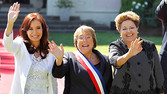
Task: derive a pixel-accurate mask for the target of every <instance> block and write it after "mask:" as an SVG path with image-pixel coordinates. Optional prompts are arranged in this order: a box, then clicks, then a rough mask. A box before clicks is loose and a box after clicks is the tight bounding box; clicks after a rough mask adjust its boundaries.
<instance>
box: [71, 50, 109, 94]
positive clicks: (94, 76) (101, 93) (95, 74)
mask: <svg viewBox="0 0 167 94" xmlns="http://www.w3.org/2000/svg"><path fill="white" fill-rule="evenodd" d="M74 55H75V57H76V58H77V60H78V61H79V62H80V63H81V65H82V66H83V67H84V68H85V69H86V71H87V72H88V74H89V76H90V78H91V80H92V82H93V84H94V85H95V88H96V90H97V93H98V94H106V88H105V83H104V80H103V77H102V75H101V73H100V72H99V71H98V70H97V69H96V68H95V67H94V65H93V64H92V63H91V62H90V61H89V60H88V59H87V58H86V57H85V56H84V55H83V54H82V53H81V52H80V51H79V50H77V51H76V52H75V53H74Z"/></svg>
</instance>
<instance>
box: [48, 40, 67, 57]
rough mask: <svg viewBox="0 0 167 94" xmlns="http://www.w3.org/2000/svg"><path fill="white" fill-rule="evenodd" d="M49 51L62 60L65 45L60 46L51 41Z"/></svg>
mask: <svg viewBox="0 0 167 94" xmlns="http://www.w3.org/2000/svg"><path fill="white" fill-rule="evenodd" d="M49 48H50V49H49V52H51V53H52V54H53V55H54V56H55V57H56V58H57V59H59V60H62V58H63V55H64V49H63V45H62V44H61V45H60V48H59V47H58V46H57V45H56V43H55V42H54V41H52V42H49Z"/></svg>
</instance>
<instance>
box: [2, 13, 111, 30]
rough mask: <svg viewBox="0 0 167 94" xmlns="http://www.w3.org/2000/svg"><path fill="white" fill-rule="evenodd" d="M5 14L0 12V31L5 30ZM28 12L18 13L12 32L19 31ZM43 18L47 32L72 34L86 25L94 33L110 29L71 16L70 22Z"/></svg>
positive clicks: (43, 14) (56, 17)
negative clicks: (93, 30)
mask: <svg viewBox="0 0 167 94" xmlns="http://www.w3.org/2000/svg"><path fill="white" fill-rule="evenodd" d="M7 13H8V12H4V11H0V18H1V19H0V30H5V28H6V24H7ZM28 13H29V12H26V11H24V12H20V13H19V17H18V19H17V20H16V22H15V24H14V30H17V31H18V30H19V29H20V26H21V24H22V22H23V19H24V17H25V16H26V15H27V14H28ZM41 14H42V16H43V17H44V19H45V21H46V23H47V25H48V27H49V32H74V31H75V30H76V29H77V28H78V27H79V26H81V25H88V26H91V27H93V28H94V29H95V30H96V32H105V31H109V30H110V28H109V27H107V26H105V25H103V24H96V23H94V22H93V21H92V20H85V21H81V20H80V18H79V17H76V16H71V17H70V21H60V18H59V17H58V16H47V15H46V13H44V12H43V13H41Z"/></svg>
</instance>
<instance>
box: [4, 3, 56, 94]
mask: <svg viewBox="0 0 167 94" xmlns="http://www.w3.org/2000/svg"><path fill="white" fill-rule="evenodd" d="M19 8H20V4H18V3H14V4H13V5H12V6H11V7H10V9H9V12H8V23H7V27H6V30H5V33H4V38H3V45H4V47H5V48H6V50H7V51H8V52H11V53H13V54H14V56H15V73H14V79H13V83H12V88H11V94H57V82H56V79H55V78H53V77H52V75H51V69H52V66H53V63H54V61H55V59H56V58H55V56H53V55H52V54H51V53H49V51H48V27H47V24H46V23H45V20H44V18H43V17H42V16H41V15H40V14H39V13H30V14H28V15H27V16H26V17H25V18H24V21H23V23H22V25H21V28H20V36H18V37H17V38H15V39H14V40H13V25H14V23H15V21H16V19H17V17H18V14H19V12H20V10H19Z"/></svg>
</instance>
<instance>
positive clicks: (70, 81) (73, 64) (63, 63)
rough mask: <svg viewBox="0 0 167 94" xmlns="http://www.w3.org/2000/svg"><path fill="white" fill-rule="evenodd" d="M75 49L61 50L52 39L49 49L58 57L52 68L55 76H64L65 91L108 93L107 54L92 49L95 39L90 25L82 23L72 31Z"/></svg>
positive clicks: (82, 93) (109, 72)
mask: <svg viewBox="0 0 167 94" xmlns="http://www.w3.org/2000/svg"><path fill="white" fill-rule="evenodd" d="M74 45H75V47H76V49H77V51H76V52H74V53H73V52H66V53H64V50H63V46H62V44H61V45H60V48H58V47H57V45H56V44H55V43H54V42H53V41H52V42H51V43H49V48H50V49H49V51H50V52H51V53H52V54H54V55H55V57H56V58H57V59H56V61H55V64H54V66H53V69H52V75H53V76H54V77H56V78H62V77H65V89H64V94H108V93H109V92H110V87H111V82H112V70H111V65H110V63H109V60H108V57H106V56H104V55H102V54H101V53H100V52H99V51H97V50H95V48H96V46H97V40H96V35H95V30H94V29H93V28H92V27H89V26H85V25H82V26H80V27H79V28H77V30H76V31H75V33H74Z"/></svg>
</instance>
